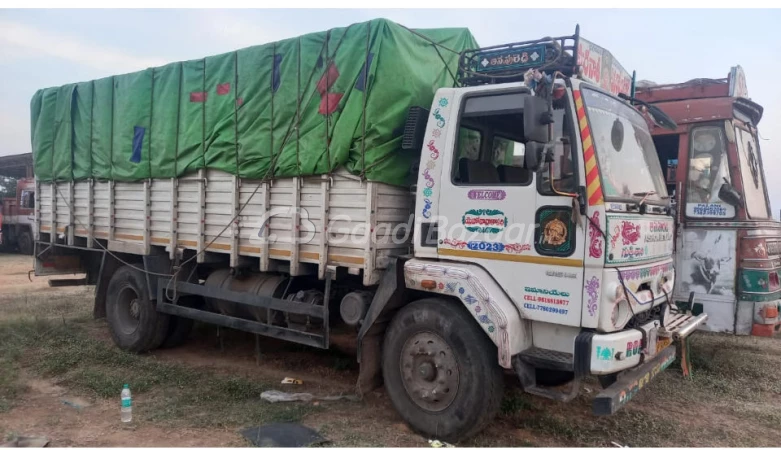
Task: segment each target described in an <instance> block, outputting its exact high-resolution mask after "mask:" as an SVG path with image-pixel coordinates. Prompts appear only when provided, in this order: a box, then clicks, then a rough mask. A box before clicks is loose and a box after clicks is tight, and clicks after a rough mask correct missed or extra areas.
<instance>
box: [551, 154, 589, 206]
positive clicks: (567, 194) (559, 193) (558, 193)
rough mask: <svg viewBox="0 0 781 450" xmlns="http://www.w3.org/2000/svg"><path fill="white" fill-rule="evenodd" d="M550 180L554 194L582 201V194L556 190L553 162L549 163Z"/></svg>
mask: <svg viewBox="0 0 781 450" xmlns="http://www.w3.org/2000/svg"><path fill="white" fill-rule="evenodd" d="M548 179H549V180H550V188H551V190H552V191H553V193H554V194H556V195H561V196H562V197H572V198H578V199H580V194H574V193H571V192H561V191H559V190H557V189H556V186H555V185H554V184H553V161H551V162H549V163H548ZM581 204H582V203H581ZM581 209H582V207H581ZM584 213H585V212H584Z"/></svg>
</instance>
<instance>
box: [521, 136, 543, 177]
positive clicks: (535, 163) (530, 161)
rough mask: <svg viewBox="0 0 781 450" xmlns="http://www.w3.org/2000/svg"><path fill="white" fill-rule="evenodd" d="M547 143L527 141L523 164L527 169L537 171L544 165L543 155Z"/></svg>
mask: <svg viewBox="0 0 781 450" xmlns="http://www.w3.org/2000/svg"><path fill="white" fill-rule="evenodd" d="M545 148H546V145H545V144H543V143H541V142H535V141H529V142H527V143H526V153H524V155H523V164H524V166H525V167H526V169H528V170H531V171H532V172H536V171H538V170H539V169H540V167H541V166H542V157H543V153H544V152H545Z"/></svg>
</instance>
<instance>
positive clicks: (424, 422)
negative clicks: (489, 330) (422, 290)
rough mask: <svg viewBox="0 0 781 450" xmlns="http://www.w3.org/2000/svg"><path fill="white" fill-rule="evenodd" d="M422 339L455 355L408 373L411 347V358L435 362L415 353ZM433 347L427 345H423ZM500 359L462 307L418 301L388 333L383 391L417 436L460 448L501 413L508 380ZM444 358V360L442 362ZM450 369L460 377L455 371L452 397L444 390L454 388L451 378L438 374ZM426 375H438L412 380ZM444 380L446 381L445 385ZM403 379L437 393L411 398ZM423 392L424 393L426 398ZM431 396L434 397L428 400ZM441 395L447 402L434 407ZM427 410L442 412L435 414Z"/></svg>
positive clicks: (439, 301)
mask: <svg viewBox="0 0 781 450" xmlns="http://www.w3.org/2000/svg"><path fill="white" fill-rule="evenodd" d="M420 337H433V339H434V341H436V342H440V341H441V342H442V343H444V344H446V345H447V347H446V350H447V351H448V352H450V353H451V354H450V355H447V354H446V353H447V352H437V355H436V358H435V359H436V361H435V363H436V365H434V366H432V365H431V364H430V363H427V362H425V361H424V362H422V363H421V362H419V361H421V360H420V359H415V362H414V363H413V364H412V365H413V366H415V364H417V366H416V367H415V368H414V369H411V368H409V367H408V368H406V369H405V368H404V367H402V366H403V365H405V363H404V362H402V359H401V358H402V357H403V356H404V355H408V354H411V353H410V352H409V350H404V349H405V348H407V349H409V348H410V347H412V350H413V352H412V353H415V352H417V353H415V356H411V358H427V357H428V358H431V354H432V353H431V352H430V351H428V352H423V351H421V352H418V351H417V350H415V348H416V347H417V346H418V341H417V339H420ZM431 342H432V341H431V340H429V341H426V342H422V343H421V344H420V345H427V344H431ZM421 348H423V347H421ZM434 348H435V349H436V347H434ZM402 353H404V355H403V354H402ZM496 353H497V350H496V346H495V345H494V344H493V342H491V340H490V339H489V338H488V336H486V334H485V332H484V331H483V330H482V329H481V328H480V326H479V325H478V324H477V322H476V321H475V319H474V318H473V317H472V316H471V315H470V314H469V313H468V312H467V311H466V309H465V308H464V307H463V306H462V305H461V304H459V303H457V302H456V301H454V300H446V299H438V298H431V299H424V300H418V301H415V302H413V303H410V304H409V305H407V306H405V307H404V308H402V309H401V310H400V311H399V312H398V313H397V314H396V316H395V317H394V318H393V321H392V322H391V324H390V326H389V327H388V329H387V331H386V334H385V342H384V345H383V353H382V374H383V378H384V380H385V388H386V389H387V392H388V395H389V397H390V399H391V401H392V402H393V405H394V407H395V408H396V411H398V412H399V414H400V415H401V416H402V418H403V419H404V420H405V421H406V422H407V423H408V424H409V425H410V426H411V427H412V428H413V429H414V430H416V431H417V432H418V433H420V434H422V435H424V436H426V437H429V438H437V439H443V440H445V441H448V442H457V441H459V440H461V439H464V438H466V437H469V436H471V435H473V434H475V433H477V432H478V431H480V430H481V429H482V428H483V427H484V426H485V425H487V424H488V423H489V422H490V421H491V420H492V419H493V417H494V416H495V415H496V413H497V412H498V410H499V406H500V403H501V399H502V394H503V391H504V380H503V372H502V368H501V367H500V366H499V363H498V361H497V354H496ZM426 355H428V356H426ZM440 355H443V358H444V359H440ZM443 360H444V361H445V362H444V363H443V362H442V361H443ZM448 361H453V363H450V362H448ZM424 364H428V368H427V369H423V368H421V366H423V365H424ZM450 366H452V367H456V368H457V372H456V371H452V372H454V373H456V376H455V378H456V386H455V392H454V393H452V392H451V391H449V390H447V389H441V385H446V386H452V385H453V382H452V381H453V380H452V375H451V373H450V372H451V371H448V372H447V374H445V372H444V371H442V372H441V373H440V372H439V371H441V370H442V367H450ZM432 367H433V368H432ZM428 369H430V370H431V371H433V372H434V373H435V375H433V376H432V375H428V377H427V378H428V379H425V380H423V381H420V380H415V379H414V378H416V377H424V375H421V374H422V373H424V372H425V371H426V370H428ZM405 370H411V371H412V373H410V372H407V375H405V374H404V371H405ZM428 373H429V374H430V372H428ZM410 377H412V378H410ZM442 377H445V378H446V379H447V381H445V382H444V383H443V381H442ZM405 378H406V380H408V381H407V383H410V384H411V385H413V384H412V383H415V382H419V383H424V384H425V383H428V382H431V383H432V384H433V386H434V389H433V390H431V391H428V390H427V389H425V388H423V389H419V390H417V391H415V392H417V394H415V393H414V392H408V390H407V388H406V387H405ZM434 378H436V380H435V379H434ZM434 381H436V382H437V383H440V384H436V383H434ZM414 386H416V387H417V386H420V384H415V385H414ZM438 388H440V389H441V390H440V392H439V393H437V392H436V389H438ZM413 390H414V388H413ZM421 391H425V395H424V394H423V393H421ZM429 394H434V395H433V396H431V397H429ZM442 395H444V396H445V398H444V400H443V402H442V403H437V404H436V405H435V404H434V402H439V401H440V400H439V399H436V397H437V396H442ZM413 396H414V398H413ZM421 403H426V405H425V407H422V406H420V404H421ZM428 406H433V408H434V409H436V408H437V407H439V408H443V409H441V410H436V411H434V410H432V408H429V407H428Z"/></svg>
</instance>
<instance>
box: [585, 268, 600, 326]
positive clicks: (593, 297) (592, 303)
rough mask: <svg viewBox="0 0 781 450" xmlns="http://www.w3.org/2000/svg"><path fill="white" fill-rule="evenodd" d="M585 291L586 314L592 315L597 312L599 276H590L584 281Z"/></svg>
mask: <svg viewBox="0 0 781 450" xmlns="http://www.w3.org/2000/svg"><path fill="white" fill-rule="evenodd" d="M586 292H587V293H588V315H589V316H591V317H594V315H595V314H596V313H597V300H598V298H599V278H597V277H591V279H590V280H588V281H586Z"/></svg>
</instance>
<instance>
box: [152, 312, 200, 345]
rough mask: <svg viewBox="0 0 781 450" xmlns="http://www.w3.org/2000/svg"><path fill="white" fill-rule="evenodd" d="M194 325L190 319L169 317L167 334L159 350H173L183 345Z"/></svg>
mask: <svg viewBox="0 0 781 450" xmlns="http://www.w3.org/2000/svg"><path fill="white" fill-rule="evenodd" d="M194 324H195V322H194V321H193V320H192V319H187V318H184V317H179V316H169V318H168V333H167V334H166V336H165V340H164V341H163V344H162V345H160V348H174V347H179V346H180V345H182V344H184V342H185V341H186V340H187V339H188V338H189V337H190V333H191V332H192V331H193V325H194Z"/></svg>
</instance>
